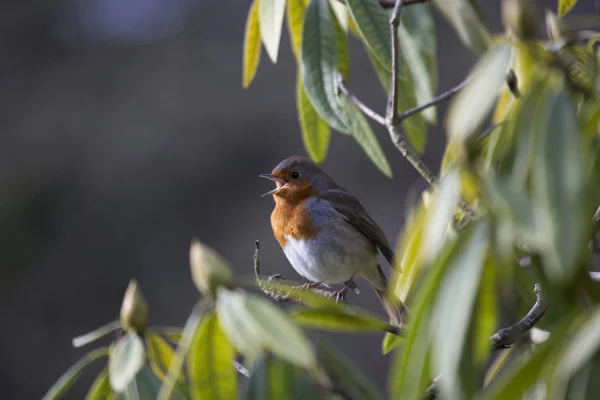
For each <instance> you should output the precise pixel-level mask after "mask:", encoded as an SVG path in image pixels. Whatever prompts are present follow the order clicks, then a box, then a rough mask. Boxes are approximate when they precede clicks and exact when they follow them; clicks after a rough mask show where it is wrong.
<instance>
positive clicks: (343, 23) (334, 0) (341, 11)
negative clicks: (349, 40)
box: [329, 0, 348, 32]
mask: <svg viewBox="0 0 600 400" xmlns="http://www.w3.org/2000/svg"><path fill="white" fill-rule="evenodd" d="M329 4H331V9H332V10H333V12H334V14H335V16H336V18H337V21H338V22H339V24H340V27H341V28H342V29H343V30H344V32H348V9H347V8H346V5H345V4H344V3H342V2H341V1H338V0H329Z"/></svg>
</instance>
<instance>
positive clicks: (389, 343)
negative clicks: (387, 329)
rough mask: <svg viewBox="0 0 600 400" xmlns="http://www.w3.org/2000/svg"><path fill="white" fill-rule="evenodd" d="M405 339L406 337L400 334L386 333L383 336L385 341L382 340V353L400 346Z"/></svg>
mask: <svg viewBox="0 0 600 400" xmlns="http://www.w3.org/2000/svg"><path fill="white" fill-rule="evenodd" d="M403 341H404V339H403V338H401V337H400V336H398V335H394V334H392V333H386V334H385V336H384V337H383V342H381V353H382V354H383V355H385V354H388V353H389V352H391V351H392V350H394V349H396V348H398V347H400V346H401V345H402V342H403Z"/></svg>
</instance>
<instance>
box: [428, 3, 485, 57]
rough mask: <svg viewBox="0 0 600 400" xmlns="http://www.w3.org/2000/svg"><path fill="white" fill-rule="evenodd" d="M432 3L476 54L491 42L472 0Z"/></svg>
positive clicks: (481, 51) (480, 52) (483, 50)
mask: <svg viewBox="0 0 600 400" xmlns="http://www.w3.org/2000/svg"><path fill="white" fill-rule="evenodd" d="M434 4H435V5H436V7H437V8H438V9H439V10H440V11H441V13H442V14H443V15H444V17H446V19H447V20H448V22H450V24H451V25H452V26H453V27H454V29H455V30H456V32H457V33H458V36H459V37H460V40H461V41H462V42H463V43H464V44H465V45H466V46H468V47H469V48H471V50H473V51H475V52H476V53H478V54H482V53H484V52H485V51H486V50H487V49H488V47H489V45H490V42H491V39H490V35H489V33H488V31H487V29H486V28H485V25H484V24H483V22H482V20H481V17H480V15H479V13H478V12H477V9H476V8H475V6H476V4H475V3H474V1H473V0H434Z"/></svg>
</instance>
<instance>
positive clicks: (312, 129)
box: [296, 73, 331, 163]
mask: <svg viewBox="0 0 600 400" xmlns="http://www.w3.org/2000/svg"><path fill="white" fill-rule="evenodd" d="M296 107H297V109H298V120H299V121H300V128H301V130H302V141H303V143H304V147H305V148H306V151H307V152H308V155H309V156H310V158H312V159H313V160H314V161H315V162H316V163H321V162H323V160H325V157H326V156H327V150H328V149H329V140H330V139H331V130H330V128H329V125H327V122H325V121H324V120H323V119H322V118H321V117H320V116H319V114H317V111H316V110H315V108H314V107H313V105H312V103H311V102H310V99H309V98H308V96H307V95H306V92H305V91H304V85H303V84H302V77H301V76H300V73H298V78H297V83H296Z"/></svg>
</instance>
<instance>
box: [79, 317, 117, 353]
mask: <svg viewBox="0 0 600 400" xmlns="http://www.w3.org/2000/svg"><path fill="white" fill-rule="evenodd" d="M120 327H121V323H120V322H119V321H113V322H110V323H108V324H106V325H104V326H102V327H100V328H98V329H96V330H94V331H92V332H90V333H86V334H85V335H81V336H77V337H76V338H73V347H81V346H85V345H86V344H89V343H91V342H93V341H96V340H98V339H100V338H101V337H103V336H106V335H108V334H109V333H111V332H113V331H115V330H117V329H119V328H120Z"/></svg>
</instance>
